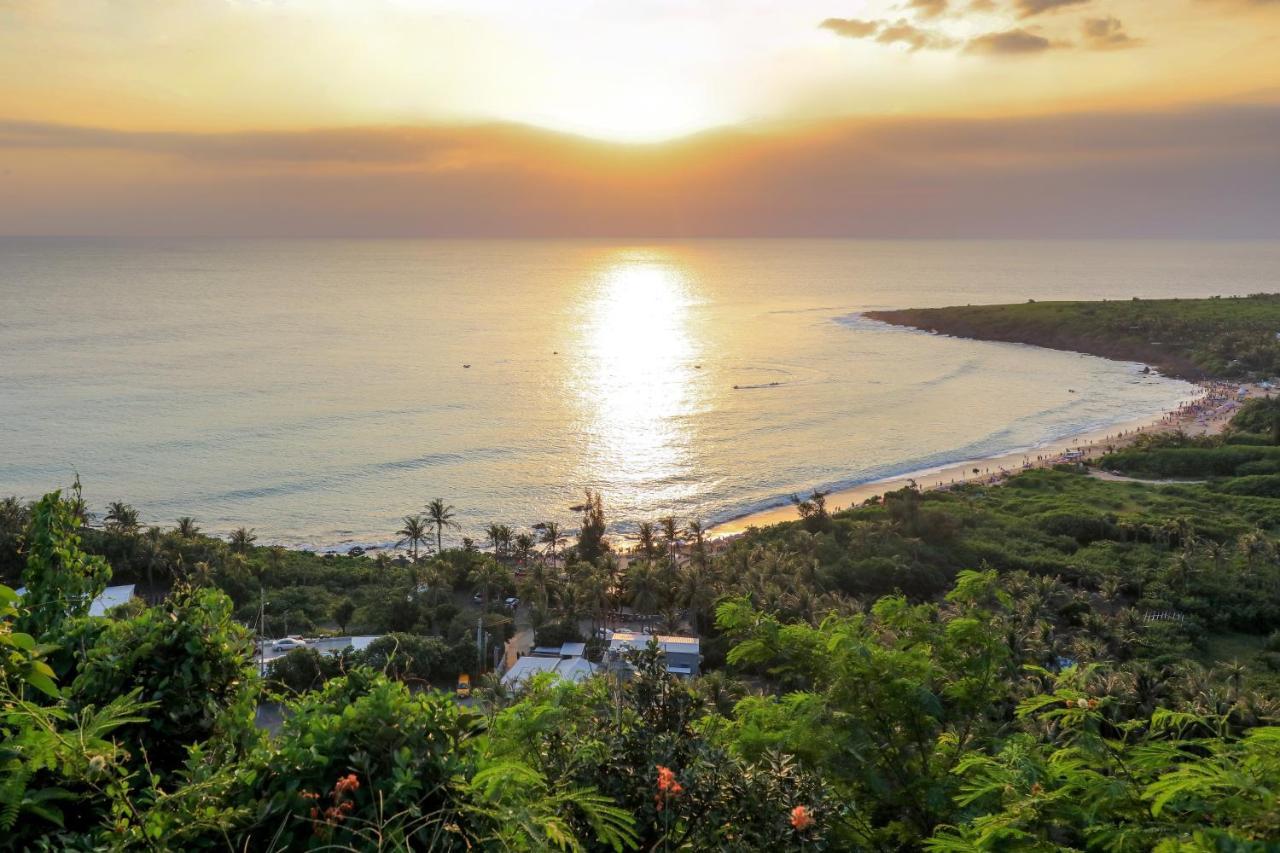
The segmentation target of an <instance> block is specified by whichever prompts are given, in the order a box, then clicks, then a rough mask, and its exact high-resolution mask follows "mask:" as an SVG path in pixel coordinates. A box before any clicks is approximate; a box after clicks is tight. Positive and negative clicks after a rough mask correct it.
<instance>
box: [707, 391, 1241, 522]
mask: <svg viewBox="0 0 1280 853" xmlns="http://www.w3.org/2000/svg"><path fill="white" fill-rule="evenodd" d="M1196 384H1197V385H1199V387H1200V389H1201V390H1200V393H1199V394H1197V395H1196V396H1194V397H1188V398H1186V399H1184V400H1183V401H1181V402H1180V403H1179V405H1178V407H1177V408H1176V409H1172V410H1170V411H1167V412H1164V413H1161V414H1158V415H1151V416H1148V417H1141V418H1132V419H1129V420H1126V421H1120V422H1118V423H1114V424H1111V425H1110V426H1106V427H1099V428H1097V429H1092V430H1084V431H1082V432H1078V433H1073V434H1071V435H1067V436H1063V437H1062V438H1058V439H1054V440H1052V441H1049V442H1047V443H1045V444H1044V445H1042V446H1039V447H1034V448H1028V449H1022V450H1013V451H1008V452H1005V453H1000V454H994V455H990V456H983V457H974V458H971V459H963V460H960V461H958V462H954V463H949V464H946V465H940V466H934V467H931V468H923V469H918V470H916V471H910V472H907V473H905V474H898V475H895V476H892V477H886V478H883V479H879V480H872V481H869V482H866V483H860V484H858V485H855V486H851V487H849V488H845V489H839V490H834V491H831V492H829V493H827V496H826V497H827V506H828V507H829V508H830V511H831V512H836V511H838V510H842V509H848V508H850V507H853V506H857V505H859V504H861V503H863V502H865V501H867V500H868V499H871V498H877V497H880V496H882V495H884V494H885V493H886V492H891V491H895V490H897V489H901V488H904V487H905V486H907V485H909V484H910V483H911V482H912V481H915V483H916V484H917V485H918V486H919V487H920V488H921V489H922V490H924V491H935V490H939V489H942V490H945V489H949V488H950V487H951V486H953V485H961V484H964V483H975V482H976V483H982V482H985V483H989V484H992V485H994V484H998V483H1000V482H1002V481H1003V480H1004V479H1005V478H1006V477H1009V476H1012V475H1013V474H1016V473H1019V472H1020V471H1026V470H1031V469H1033V468H1049V467H1052V466H1053V465H1056V464H1060V463H1062V462H1070V461H1087V460H1089V459H1092V458H1095V457H1096V456H1098V455H1100V453H1099V451H1106V450H1109V449H1120V448H1122V447H1127V446H1128V445H1130V444H1132V443H1133V442H1134V441H1136V440H1137V439H1138V437H1139V436H1141V435H1145V434H1151V433H1161V432H1171V431H1174V430H1177V429H1182V430H1183V431H1185V432H1187V433H1188V434H1189V435H1206V434H1216V433H1219V432H1221V431H1222V430H1223V428H1224V427H1225V426H1226V424H1227V422H1228V421H1229V420H1230V419H1231V415H1232V414H1233V413H1234V407H1231V406H1229V405H1228V404H1229V403H1231V402H1232V401H1233V400H1234V399H1235V398H1234V395H1233V394H1231V393H1229V390H1230V389H1238V388H1242V387H1244V388H1248V389H1249V395H1250V396H1253V395H1256V394H1258V393H1259V392H1260V389H1259V388H1258V386H1256V385H1252V384H1240V383H1223V382H1199V383H1196ZM1068 453H1078V454H1080V455H1079V456H1078V457H1075V458H1074V459H1073V458H1069V457H1068V456H1067V454H1068ZM975 470H976V471H977V473H975ZM799 518H800V515H799V512H798V511H797V509H796V507H795V506H794V505H792V504H785V505H782V506H776V507H772V508H770V509H763V510H757V511H755V512H749V513H745V514H743V515H740V516H738V517H736V518H731V519H728V520H726V521H723V522H720V523H719V524H715V525H712V526H711V527H709V528H708V529H707V537H708V538H709V539H713V540H720V541H727V540H730V539H735V538H737V537H739V536H741V535H742V534H744V533H746V532H747V530H748V529H750V528H758V527H767V526H769V525H772V524H780V523H783V522H787V521H797V520H798V519H799Z"/></svg>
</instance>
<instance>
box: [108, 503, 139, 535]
mask: <svg viewBox="0 0 1280 853" xmlns="http://www.w3.org/2000/svg"><path fill="white" fill-rule="evenodd" d="M102 520H103V521H104V522H105V523H106V526H107V529H108V530H111V531H114V532H116V533H136V532H137V530H138V511H137V510H136V509H134V508H133V507H132V506H130V505H129V504H127V503H124V502H122V501H112V502H111V503H109V504H107V514H106V515H105V516H103V519H102Z"/></svg>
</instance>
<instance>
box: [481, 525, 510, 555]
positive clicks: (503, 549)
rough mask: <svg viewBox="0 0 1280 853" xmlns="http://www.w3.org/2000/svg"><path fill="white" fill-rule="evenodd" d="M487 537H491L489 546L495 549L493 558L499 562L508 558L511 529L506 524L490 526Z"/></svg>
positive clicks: (486, 531) (487, 529)
mask: <svg viewBox="0 0 1280 853" xmlns="http://www.w3.org/2000/svg"><path fill="white" fill-rule="evenodd" d="M485 536H487V537H489V544H490V545H491V546H492V547H493V556H495V557H497V558H498V559H499V560H501V559H503V558H504V557H506V556H507V549H508V547H509V546H510V545H511V528H510V527H507V526H506V525H505V524H490V525H489V526H488V528H486V529H485Z"/></svg>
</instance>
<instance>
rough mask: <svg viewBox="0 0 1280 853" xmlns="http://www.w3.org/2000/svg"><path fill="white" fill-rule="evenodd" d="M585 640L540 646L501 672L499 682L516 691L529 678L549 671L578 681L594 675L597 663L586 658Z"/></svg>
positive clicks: (558, 676)
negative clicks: (500, 680) (583, 641)
mask: <svg viewBox="0 0 1280 853" xmlns="http://www.w3.org/2000/svg"><path fill="white" fill-rule="evenodd" d="M586 651H587V645H586V643H564V644H562V645H560V646H539V647H538V648H535V649H534V650H533V651H532V652H530V653H529V654H527V655H525V656H524V657H522V658H520V659H519V660H517V661H516V662H515V664H514V665H513V666H512V667H511V669H509V670H507V671H506V672H505V673H503V675H502V684H503V686H504V687H508V688H510V689H512V690H518V689H519V688H520V687H521V686H523V685H524V684H525V683H526V682H527V681H528V680H529V679H531V678H533V677H534V676H535V675H538V674H540V673H544V672H550V673H553V674H554V675H555V677H556V678H558V679H564V680H565V681H571V682H574V683H579V682H582V681H586V680H587V679H588V678H590V677H591V676H592V675H594V674H595V671H596V665H595V664H593V663H592V662H591V661H589V660H587V659H586V657H584V655H585V654H586Z"/></svg>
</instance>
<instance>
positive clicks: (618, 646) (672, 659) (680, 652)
mask: <svg viewBox="0 0 1280 853" xmlns="http://www.w3.org/2000/svg"><path fill="white" fill-rule="evenodd" d="M650 640H657V642H658V648H659V649H660V650H661V651H662V656H663V658H664V660H665V661H666V664H667V672H669V673H671V674H672V675H679V676H683V677H686V678H688V677H689V676H694V675H697V674H698V668H699V666H700V664H701V663H702V642H701V641H700V640H699V639H698V638H697V637H679V636H676V635H674V634H642V633H639V632H636V631H614V632H613V636H612V637H611V638H610V639H609V652H608V656H607V660H608V662H609V664H610V665H615V664H616V665H620V666H627V665H628V664H627V663H626V653H627V652H630V651H635V650H639V649H643V648H645V647H647V646H648V645H649V641H650Z"/></svg>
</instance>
